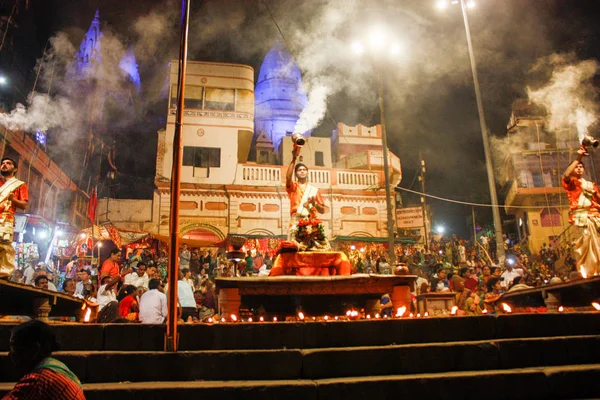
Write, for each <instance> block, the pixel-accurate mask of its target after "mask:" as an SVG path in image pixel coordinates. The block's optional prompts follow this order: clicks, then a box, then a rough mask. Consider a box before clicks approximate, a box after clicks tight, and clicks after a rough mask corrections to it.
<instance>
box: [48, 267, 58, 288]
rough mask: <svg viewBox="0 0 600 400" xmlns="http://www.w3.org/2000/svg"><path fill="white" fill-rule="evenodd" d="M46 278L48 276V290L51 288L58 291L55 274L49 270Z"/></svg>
mask: <svg viewBox="0 0 600 400" xmlns="http://www.w3.org/2000/svg"><path fill="white" fill-rule="evenodd" d="M46 278H48V290H50V291H51V292H58V289H57V288H56V285H55V284H54V275H52V274H51V273H49V272H47V273H46Z"/></svg>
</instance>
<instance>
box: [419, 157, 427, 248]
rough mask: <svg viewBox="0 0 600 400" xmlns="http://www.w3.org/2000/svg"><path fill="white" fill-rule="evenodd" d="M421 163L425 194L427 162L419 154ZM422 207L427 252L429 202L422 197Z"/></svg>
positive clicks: (423, 191)
mask: <svg viewBox="0 0 600 400" xmlns="http://www.w3.org/2000/svg"><path fill="white" fill-rule="evenodd" d="M419 162H420V164H421V176H420V178H421V193H423V194H424V193H425V160H423V157H422V155H421V152H419ZM421 205H422V207H423V230H424V233H425V250H427V248H428V247H429V244H428V237H427V201H426V200H425V196H421Z"/></svg>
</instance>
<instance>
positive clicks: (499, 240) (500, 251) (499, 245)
mask: <svg viewBox="0 0 600 400" xmlns="http://www.w3.org/2000/svg"><path fill="white" fill-rule="evenodd" d="M459 1H460V7H461V10H462V15H463V22H464V25H465V33H466V36H467V47H468V49H469V60H470V61H471V72H472V74H473V86H474V87H475V99H476V100H477V112H478V114H479V127H480V129H481V138H482V140H483V152H484V154H485V168H486V170H487V176H488V185H489V189H490V199H491V202H492V215H493V218H494V231H495V235H496V255H497V256H498V261H499V262H500V264H502V262H503V261H504V257H505V255H504V238H503V237H502V221H501V219H500V208H499V205H498V194H497V193H496V182H495V180H494V167H493V165H492V155H491V153H490V142H489V137H488V133H487V126H486V123H485V114H484V112H483V102H482V100H481V91H480V89H479V78H478V77H477V63H476V61H475V53H474V51H473V42H472V40H471V29H470V27H469V17H468V15H467V8H473V7H475V1H474V0H468V3H467V2H465V0H453V1H452V4H458V3H459ZM446 6H447V2H445V1H442V2H440V3H439V4H438V7H440V8H445V7H446Z"/></svg>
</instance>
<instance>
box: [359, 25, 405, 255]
mask: <svg viewBox="0 0 600 400" xmlns="http://www.w3.org/2000/svg"><path fill="white" fill-rule="evenodd" d="M371 42H372V43H371V44H372V47H379V48H381V46H382V45H383V44H384V43H385V42H384V40H383V37H382V35H380V34H379V32H374V33H373V34H372V37H371ZM352 48H353V50H354V52H355V53H356V54H359V55H360V54H362V53H363V52H364V48H363V46H362V44H361V43H360V42H355V43H354V44H353V45H352ZM399 52H400V47H399V46H398V45H397V44H392V45H391V47H390V54H391V55H396V54H398V53H399ZM379 55H381V54H379ZM375 70H376V75H377V81H378V84H379V90H378V97H379V117H380V122H381V144H382V156H383V179H384V184H385V205H386V219H387V233H388V248H389V249H388V258H389V263H390V265H392V266H393V265H395V264H396V252H395V251H394V216H393V214H392V212H393V207H392V197H391V196H392V195H391V189H390V166H389V160H388V157H389V149H388V142H387V128H386V124H385V107H384V103H383V79H382V78H381V70H380V68H379V66H378V65H375Z"/></svg>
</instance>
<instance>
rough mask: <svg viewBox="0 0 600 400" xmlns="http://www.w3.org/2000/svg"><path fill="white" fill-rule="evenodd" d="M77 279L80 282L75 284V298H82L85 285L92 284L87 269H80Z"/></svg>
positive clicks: (90, 275)
mask: <svg viewBox="0 0 600 400" xmlns="http://www.w3.org/2000/svg"><path fill="white" fill-rule="evenodd" d="M77 277H78V278H80V279H81V280H80V281H79V282H77V283H76V284H75V297H79V298H83V297H84V296H83V290H84V289H85V285H89V284H91V283H92V274H90V271H88V270H87V269H81V270H80V271H79V273H78V274H77Z"/></svg>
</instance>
